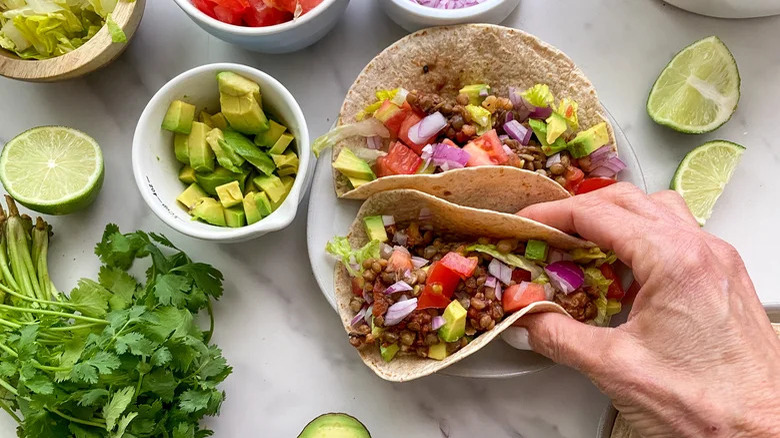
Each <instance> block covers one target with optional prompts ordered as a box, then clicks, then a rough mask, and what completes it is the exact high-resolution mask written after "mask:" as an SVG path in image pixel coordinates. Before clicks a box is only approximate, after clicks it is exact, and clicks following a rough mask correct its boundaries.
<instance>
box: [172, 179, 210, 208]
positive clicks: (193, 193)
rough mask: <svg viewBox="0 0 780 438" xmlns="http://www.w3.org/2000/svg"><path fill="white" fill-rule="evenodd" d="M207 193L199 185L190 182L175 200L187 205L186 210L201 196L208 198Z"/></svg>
mask: <svg viewBox="0 0 780 438" xmlns="http://www.w3.org/2000/svg"><path fill="white" fill-rule="evenodd" d="M208 197H209V195H208V194H207V193H206V192H204V191H203V189H202V188H200V186H199V185H197V184H195V183H192V184H190V186H189V187H187V188H186V189H184V191H183V192H181V194H180V195H179V196H178V197H177V198H176V200H177V201H179V202H181V203H182V204H183V205H184V206H185V207H187V210H191V209H192V208H193V207H195V204H197V203H198V201H200V200H201V199H203V198H208Z"/></svg>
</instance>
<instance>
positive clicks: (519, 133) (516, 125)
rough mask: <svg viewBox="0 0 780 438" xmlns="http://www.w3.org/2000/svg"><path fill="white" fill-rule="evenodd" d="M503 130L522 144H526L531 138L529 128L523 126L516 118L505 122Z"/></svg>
mask: <svg viewBox="0 0 780 438" xmlns="http://www.w3.org/2000/svg"><path fill="white" fill-rule="evenodd" d="M504 131H505V132H506V133H507V135H509V136H510V137H512V138H514V139H515V140H517V141H519V142H520V143H521V144H522V145H523V146H528V142H529V141H530V140H531V130H530V129H528V128H526V127H525V126H523V125H522V124H521V123H520V122H518V121H517V120H512V121H510V122H507V123H505V124H504Z"/></svg>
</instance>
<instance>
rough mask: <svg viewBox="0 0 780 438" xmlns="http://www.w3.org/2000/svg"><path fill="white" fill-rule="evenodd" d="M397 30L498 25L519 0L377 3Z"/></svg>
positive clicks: (382, 0)
mask: <svg viewBox="0 0 780 438" xmlns="http://www.w3.org/2000/svg"><path fill="white" fill-rule="evenodd" d="M377 1H378V2H379V4H380V5H381V6H382V8H383V9H384V10H385V13H387V15H388V16H389V17H390V18H391V19H392V20H393V21H395V22H396V23H397V24H398V25H399V26H401V27H403V28H404V29H406V30H408V31H409V32H415V31H417V30H420V29H424V28H426V27H433V26H446V25H451V24H463V23H491V24H499V23H501V22H502V21H504V20H505V19H506V17H508V16H509V14H511V13H512V11H513V10H515V8H517V5H518V4H520V0H377Z"/></svg>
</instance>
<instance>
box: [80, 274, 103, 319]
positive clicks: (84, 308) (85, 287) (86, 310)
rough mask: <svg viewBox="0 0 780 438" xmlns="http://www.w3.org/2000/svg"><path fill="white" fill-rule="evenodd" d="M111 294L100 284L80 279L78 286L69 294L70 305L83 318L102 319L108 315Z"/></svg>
mask: <svg viewBox="0 0 780 438" xmlns="http://www.w3.org/2000/svg"><path fill="white" fill-rule="evenodd" d="M110 298H111V292H109V291H108V290H106V288H104V287H103V286H101V285H100V283H98V282H96V281H93V280H89V279H86V278H82V279H81V280H79V282H78V286H77V287H76V288H75V289H73V290H72V291H71V293H70V303H71V304H73V305H75V306H76V308H77V309H78V310H79V312H81V313H82V314H84V315H85V316H90V317H93V318H102V317H104V316H106V314H107V313H108V300H109V299H110Z"/></svg>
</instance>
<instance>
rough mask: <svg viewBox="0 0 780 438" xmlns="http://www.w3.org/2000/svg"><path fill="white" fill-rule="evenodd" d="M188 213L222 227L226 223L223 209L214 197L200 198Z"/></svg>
mask: <svg viewBox="0 0 780 438" xmlns="http://www.w3.org/2000/svg"><path fill="white" fill-rule="evenodd" d="M190 214H192V215H193V216H194V217H196V218H198V219H200V220H202V221H204V222H207V223H210V224H211V225H218V226H220V227H224V226H225V225H226V224H227V223H226V222H225V209H224V208H222V204H220V203H219V201H217V200H216V199H214V198H201V199H200V200H199V201H198V202H197V203H196V204H195V207H193V208H192V210H190Z"/></svg>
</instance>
